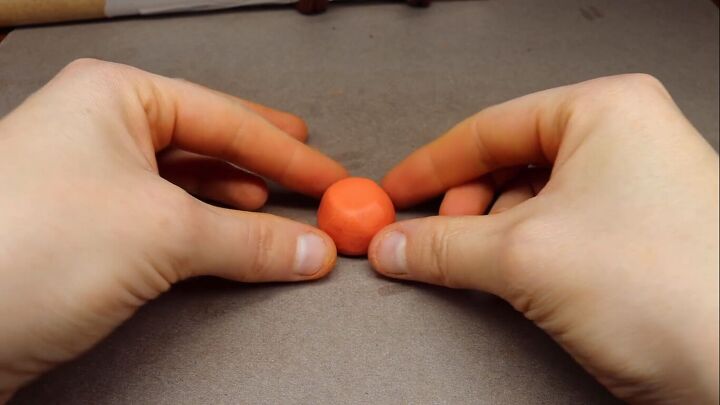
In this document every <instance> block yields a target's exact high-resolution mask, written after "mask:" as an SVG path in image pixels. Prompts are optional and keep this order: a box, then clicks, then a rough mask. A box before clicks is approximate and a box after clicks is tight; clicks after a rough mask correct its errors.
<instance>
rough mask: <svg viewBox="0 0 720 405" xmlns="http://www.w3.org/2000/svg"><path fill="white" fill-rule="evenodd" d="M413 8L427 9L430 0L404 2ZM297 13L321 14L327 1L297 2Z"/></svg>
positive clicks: (308, 0) (326, 5) (303, 0)
mask: <svg viewBox="0 0 720 405" xmlns="http://www.w3.org/2000/svg"><path fill="white" fill-rule="evenodd" d="M405 1H406V2H407V4H409V5H411V6H413V7H428V6H429V5H430V3H431V2H432V0H405ZM295 8H296V9H297V11H299V12H301V13H303V14H309V15H310V14H321V13H324V12H325V11H326V10H327V8H328V0H299V1H298V2H297V3H295Z"/></svg>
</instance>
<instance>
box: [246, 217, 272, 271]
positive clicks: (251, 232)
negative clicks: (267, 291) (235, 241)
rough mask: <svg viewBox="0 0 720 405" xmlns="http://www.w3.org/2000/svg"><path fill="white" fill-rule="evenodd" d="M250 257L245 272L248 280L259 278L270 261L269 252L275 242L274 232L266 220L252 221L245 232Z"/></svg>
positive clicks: (268, 266) (267, 267)
mask: <svg viewBox="0 0 720 405" xmlns="http://www.w3.org/2000/svg"><path fill="white" fill-rule="evenodd" d="M246 235H247V245H248V247H249V248H250V249H249V252H250V257H249V260H248V264H247V272H246V274H245V277H244V278H246V279H248V280H261V279H262V278H263V275H264V274H266V273H267V272H268V269H269V268H270V265H271V263H272V257H271V252H272V251H273V249H272V248H273V246H274V244H275V236H274V232H272V229H271V227H270V226H269V225H268V224H266V221H253V222H252V223H251V224H250V226H249V228H248V232H247V234H246Z"/></svg>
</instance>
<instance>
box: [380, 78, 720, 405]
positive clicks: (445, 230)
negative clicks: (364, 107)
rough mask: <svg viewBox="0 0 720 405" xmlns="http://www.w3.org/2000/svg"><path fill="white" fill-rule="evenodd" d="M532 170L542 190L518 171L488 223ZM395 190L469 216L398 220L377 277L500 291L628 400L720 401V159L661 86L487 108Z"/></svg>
mask: <svg viewBox="0 0 720 405" xmlns="http://www.w3.org/2000/svg"><path fill="white" fill-rule="evenodd" d="M528 165H533V166H544V167H550V166H551V167H552V174H551V175H550V178H549V181H547V184H546V185H545V186H544V188H543V179H542V178H541V177H539V176H538V174H537V170H533V171H532V178H527V177H523V176H524V174H523V173H522V170H520V171H521V173H520V174H519V175H518V176H516V177H515V179H514V180H512V181H509V182H508V183H507V184H506V185H505V186H504V188H502V189H501V190H500V191H502V193H501V194H500V196H499V197H498V199H497V201H496V202H495V204H494V206H493V208H492V209H491V212H490V214H494V215H479V214H482V213H483V212H485V211H486V208H487V206H488V204H489V203H490V202H491V200H492V199H493V193H494V189H493V184H496V182H494V181H493V179H494V178H498V177H505V178H507V177H508V176H509V174H508V172H507V170H508V168H513V167H515V168H516V167H522V166H525V167H527V166H528ZM515 170H517V169H515ZM493 174H495V175H493ZM383 186H384V188H385V189H386V190H387V192H388V193H389V195H390V196H391V198H392V199H393V201H394V202H395V204H396V205H398V206H400V207H404V206H408V205H411V204H414V203H416V202H419V201H421V200H423V199H426V198H428V197H431V196H434V195H437V194H440V193H442V192H445V197H444V200H443V203H442V206H441V214H452V215H466V216H453V217H443V216H441V217H433V218H425V219H418V220H411V221H406V222H400V223H396V224H393V225H390V226H388V227H387V228H385V229H384V230H383V231H381V232H380V233H378V235H376V236H375V238H374V239H373V242H372V244H371V247H370V253H369V257H370V260H371V262H372V264H373V267H375V269H376V270H378V271H379V272H380V273H382V274H384V275H386V276H389V277H394V278H399V279H406V280H418V281H423V282H428V283H433V284H439V285H445V286H448V287H454V288H468V289H477V290H482V291H487V292H490V293H492V294H496V295H498V296H500V297H502V298H503V299H505V300H507V301H509V302H510V303H511V304H512V305H513V306H514V307H515V308H516V309H517V310H518V311H521V312H523V313H524V314H525V316H526V317H527V318H529V319H530V320H532V321H534V322H535V323H536V324H537V325H538V326H540V327H541V328H543V329H544V330H545V331H547V332H548V333H549V334H550V335H551V336H552V337H553V338H554V339H555V340H556V341H557V342H558V343H559V344H560V345H562V346H563V347H564V348H565V349H566V350H567V351H568V352H569V353H570V354H571V355H573V356H574V358H575V359H576V360H577V361H578V362H579V363H580V364H581V365H582V366H584V367H585V368H586V369H587V370H588V371H589V372H590V373H592V374H593V375H594V376H596V378H597V379H598V380H599V381H600V382H601V383H603V384H605V385H606V386H607V387H608V388H609V389H610V390H611V391H612V392H613V393H614V394H616V395H617V396H619V397H621V398H624V399H627V400H630V401H634V402H653V403H717V401H718V156H717V154H716V153H715V152H714V151H713V149H712V148H711V147H710V145H708V144H707V143H706V142H705V140H704V139H703V138H702V137H701V136H700V134H699V133H698V132H697V131H696V130H695V129H694V128H693V127H692V125H691V124H690V123H689V122H688V121H687V120H686V119H685V118H684V117H683V115H682V113H681V112H680V111H679V109H678V108H677V106H676V105H675V104H674V102H673V101H672V99H671V98H670V95H669V94H668V93H667V91H666V90H665V89H664V88H663V86H662V85H661V84H660V83H659V82H658V81H657V80H655V79H653V78H652V77H649V76H646V75H625V76H615V77H607V78H601V79H597V80H592V81H588V82H584V83H580V84H576V85H572V86H566V87H561V88H557V89H552V90H547V91H543V92H539V93H535V94H532V95H529V96H525V97H521V98H519V99H515V100H512V101H509V102H506V103H503V104H500V105H497V106H494V107H490V108H487V109H485V110H483V111H481V112H480V113H478V114H476V115H474V116H472V117H470V118H468V119H467V120H465V121H463V122H461V123H460V124H458V125H457V126H456V127H454V128H453V129H451V130H450V131H449V132H448V133H446V134H445V135H444V136H442V137H440V138H439V139H437V140H435V141H434V142H432V143H430V144H429V145H426V146H424V147H423V148H421V149H419V150H417V151H416V152H414V153H413V154H411V155H410V156H409V157H407V158H406V159H405V160H404V161H403V162H402V163H400V164H399V165H398V166H397V167H395V168H394V169H393V170H392V171H391V172H390V173H388V175H387V176H386V177H385V179H384V181H383ZM539 189H541V190H540V191H539V193H538V190H539ZM536 194H537V195H536Z"/></svg>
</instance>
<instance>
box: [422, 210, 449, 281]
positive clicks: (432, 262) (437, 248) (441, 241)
mask: <svg viewBox="0 0 720 405" xmlns="http://www.w3.org/2000/svg"><path fill="white" fill-rule="evenodd" d="M451 239H452V232H451V231H450V227H449V225H448V223H447V221H442V222H439V223H438V224H436V225H435V227H434V229H433V231H432V232H431V233H430V240H429V241H428V244H427V246H429V249H428V250H427V252H428V253H429V254H430V258H429V260H427V261H426V263H428V267H429V268H428V269H427V274H428V276H429V277H430V280H429V281H430V282H432V283H434V284H439V285H444V286H447V287H453V286H454V283H453V279H452V277H451V270H450V267H451V265H452V263H451V258H452V252H451V245H452V244H451Z"/></svg>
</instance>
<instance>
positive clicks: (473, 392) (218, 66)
mask: <svg viewBox="0 0 720 405" xmlns="http://www.w3.org/2000/svg"><path fill="white" fill-rule="evenodd" d="M717 32H718V10H717V8H716V7H715V6H714V5H713V4H712V3H711V2H709V1H706V0H695V1H685V0H673V1H658V0H637V1H619V0H616V1H610V0H593V1H589V0H588V1H585V0H557V1H542V2H541V1H535V2H530V1H521V0H485V1H464V2H444V3H436V4H434V5H433V6H432V7H431V8H429V9H427V10H418V9H413V8H409V7H407V6H405V5H402V4H382V3H374V4H368V5H364V6H360V5H350V4H347V5H333V6H331V7H330V9H329V11H328V12H327V13H326V14H323V15H320V16H315V17H305V16H301V15H299V14H298V13H297V12H295V11H293V10H291V9H270V10H250V11H233V12H221V13H214V14H202V15H192V16H174V17H164V18H148V19H130V20H119V21H114V22H97V23H83V24H72V25H57V26H50V27H39V28H29V29H21V30H16V31H14V32H12V33H11V34H10V36H9V37H8V38H7V39H6V40H5V41H4V42H3V43H2V44H0V114H4V113H6V112H8V111H10V110H11V109H12V108H13V107H14V106H16V105H17V104H18V103H20V102H21V101H22V100H23V99H24V98H25V97H26V96H27V95H28V94H30V93H31V92H32V91H34V90H35V89H37V88H38V87H39V86H41V85H42V84H43V83H44V82H45V81H47V80H48V79H49V78H50V77H51V76H52V75H53V74H54V73H55V72H57V71H58V70H59V69H60V68H61V67H62V66H63V65H65V64H66V63H68V62H69V61H71V60H73V59H75V58H78V57H85V56H89V57H96V58H101V59H107V60H112V61H118V62H124V63H128V64H132V65H135V66H138V67H140V68H143V69H146V70H150V71H153V72H156V73H160V74H164V75H168V76H175V77H183V78H185V79H188V80H192V81H196V82H200V83H203V84H205V85H208V86H211V87H214V88H217V89H220V90H223V91H225V92H228V93H232V94H237V95H240V96H242V97H245V98H248V99H252V100H255V101H259V102H263V103H266V104H269V105H272V106H277V107H279V108H283V109H286V110H289V111H293V112H295V113H298V114H300V115H302V116H303V117H305V118H306V119H307V121H308V123H309V125H310V128H311V144H312V145H313V146H315V147H317V148H320V149H321V150H323V151H325V152H327V153H328V154H329V155H331V156H332V157H334V158H336V159H338V160H339V161H341V162H342V163H344V164H345V165H346V166H347V167H348V168H349V169H350V170H351V171H352V173H354V174H356V175H362V176H368V177H372V178H375V179H379V178H380V177H381V176H382V175H383V173H385V172H386V171H387V170H388V169H390V168H391V167H392V165H393V164H394V163H396V162H397V161H398V160H399V159H401V158H402V157H403V156H404V155H405V154H407V153H408V152H410V151H411V150H413V149H414V148H416V147H418V146H420V145H422V144H423V143H425V142H427V141H429V140H431V139H433V138H434V137H435V136H437V135H438V134H440V133H441V132H443V131H444V130H445V129H447V128H448V127H449V126H451V125H452V124H453V123H455V122H456V121H459V120H461V119H462V118H464V117H466V116H468V115H470V114H472V113H473V112H475V111H477V110H479V109H480V108H482V107H485V106H488V105H491V104H494V103H497V102H500V101H503V100H506V99H509V98H512V97H515V96H519V95H522V94H525V93H528V92H532V91H535V90H539V89H543V88H548V87H553V86H557V85H562V84H566V83H571V82H576V81H581V80H584V79H589V78H593V77H596V76H602V75H609V74H615V73H623V72H648V73H652V74H653V75H655V76H657V77H659V78H660V79H661V80H663V81H664V82H665V84H666V85H667V87H668V88H669V90H670V91H671V92H672V94H673V95H674V97H675V99H676V100H677V102H678V104H679V105H680V106H681V108H682V109H683V111H684V112H685V113H686V114H687V115H688V117H689V118H690V120H691V121H692V122H693V123H694V124H695V125H696V126H697V128H698V129H699V130H700V131H701V132H702V133H703V134H704V135H705V136H706V137H707V139H708V140H709V141H710V142H711V143H712V144H713V146H714V147H715V148H716V149H717V146H718V35H717ZM28 158H29V159H31V158H32V157H31V156H30V157H28ZM316 206H317V203H316V202H315V201H312V200H309V199H305V198H300V197H298V196H294V195H291V194H288V193H287V192H283V191H282V190H280V191H279V192H278V193H276V194H275V195H274V196H273V197H272V198H271V200H270V203H269V205H268V206H267V207H266V210H267V211H269V212H272V213H276V214H279V215H285V216H288V217H291V218H294V219H298V220H301V221H306V222H308V223H314V221H315V209H316ZM436 208H437V207H436V206H433V204H429V205H426V206H424V207H420V208H418V209H415V210H413V211H410V212H406V213H403V214H402V215H401V218H406V217H411V216H418V215H428V214H430V213H431V212H432V210H433V209H436ZM13 402H14V403H17V404H22V403H103V404H121V403H123V404H124V403H152V404H170V403H173V404H176V403H184V404H195V403H493V404H496V403H500V404H517V403H532V404H536V403H558V404H578V403H614V402H615V400H614V399H613V398H612V397H611V396H610V395H609V394H608V393H607V391H605V390H604V389H603V388H602V387H601V386H599V385H598V384H597V383H595V382H594V381H593V379H592V378H591V377H590V376H588V375H587V374H586V373H585V372H584V371H583V370H582V369H581V368H580V367H579V366H577V365H576V364H575V363H574V362H573V361H572V359H571V358H570V357H568V356H567V355H566V354H565V353H564V352H563V351H562V350H561V349H560V348H559V347H557V346H556V345H555V344H554V343H553V342H552V340H551V339H549V338H548V337H547V336H546V335H545V334H544V333H543V332H541V331H540V330H538V329H537V328H535V327H534V326H533V325H532V324H531V323H529V322H528V321H526V320H525V319H524V318H523V317H522V316H521V315H520V314H518V313H516V312H515V311H513V310H512V308H510V307H509V306H508V305H507V304H505V303H503V302H501V301H500V300H498V299H496V298H493V297H490V296H487V295H483V294H480V293H472V292H466V291H450V290H445V289H442V288H436V287H429V286H422V285H417V284H411V283H397V282H392V281H389V280H386V279H383V278H380V277H378V276H376V275H375V274H374V273H373V272H372V271H371V269H370V267H369V266H368V263H367V261H366V260H362V259H346V258H341V259H340V260H339V262H338V265H337V268H336V269H335V271H334V272H333V273H332V274H331V275H330V276H329V277H328V278H326V279H325V280H322V281H319V282H315V283H307V284H292V285H289V284H273V285H252V286H248V285H240V284H235V283H230V282H224V281H219V280H212V279H200V280H194V281H190V282H187V283H184V284H182V285H179V286H177V287H176V288H174V289H173V290H172V291H170V292H169V293H167V294H165V295H164V296H162V297H161V298H160V299H158V300H157V301H155V302H152V303H151V304H149V305H148V306H147V307H145V308H143V309H142V310H141V311H140V312H139V313H138V314H137V316H136V317H134V318H133V319H132V320H130V321H129V322H127V323H126V324H125V325H123V326H122V327H120V328H119V329H118V330H117V331H116V332H115V333H114V334H113V335H112V336H111V337H110V338H109V339H107V340H106V341H104V342H102V343H101V344H100V345H99V346H98V347H97V348H95V349H94V350H92V351H91V352H90V353H88V354H87V355H85V356H83V357H82V358H80V359H79V360H77V361H75V362H73V363H71V364H68V365H66V366H63V367H60V368H59V369H57V370H55V371H53V372H51V373H49V374H47V375H46V376H44V377H42V378H41V379H40V380H38V381H37V382H35V383H34V384H32V385H30V386H29V387H27V388H26V389H24V390H22V391H21V392H20V393H19V394H18V396H17V397H16V398H15V400H14V401H13Z"/></svg>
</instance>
